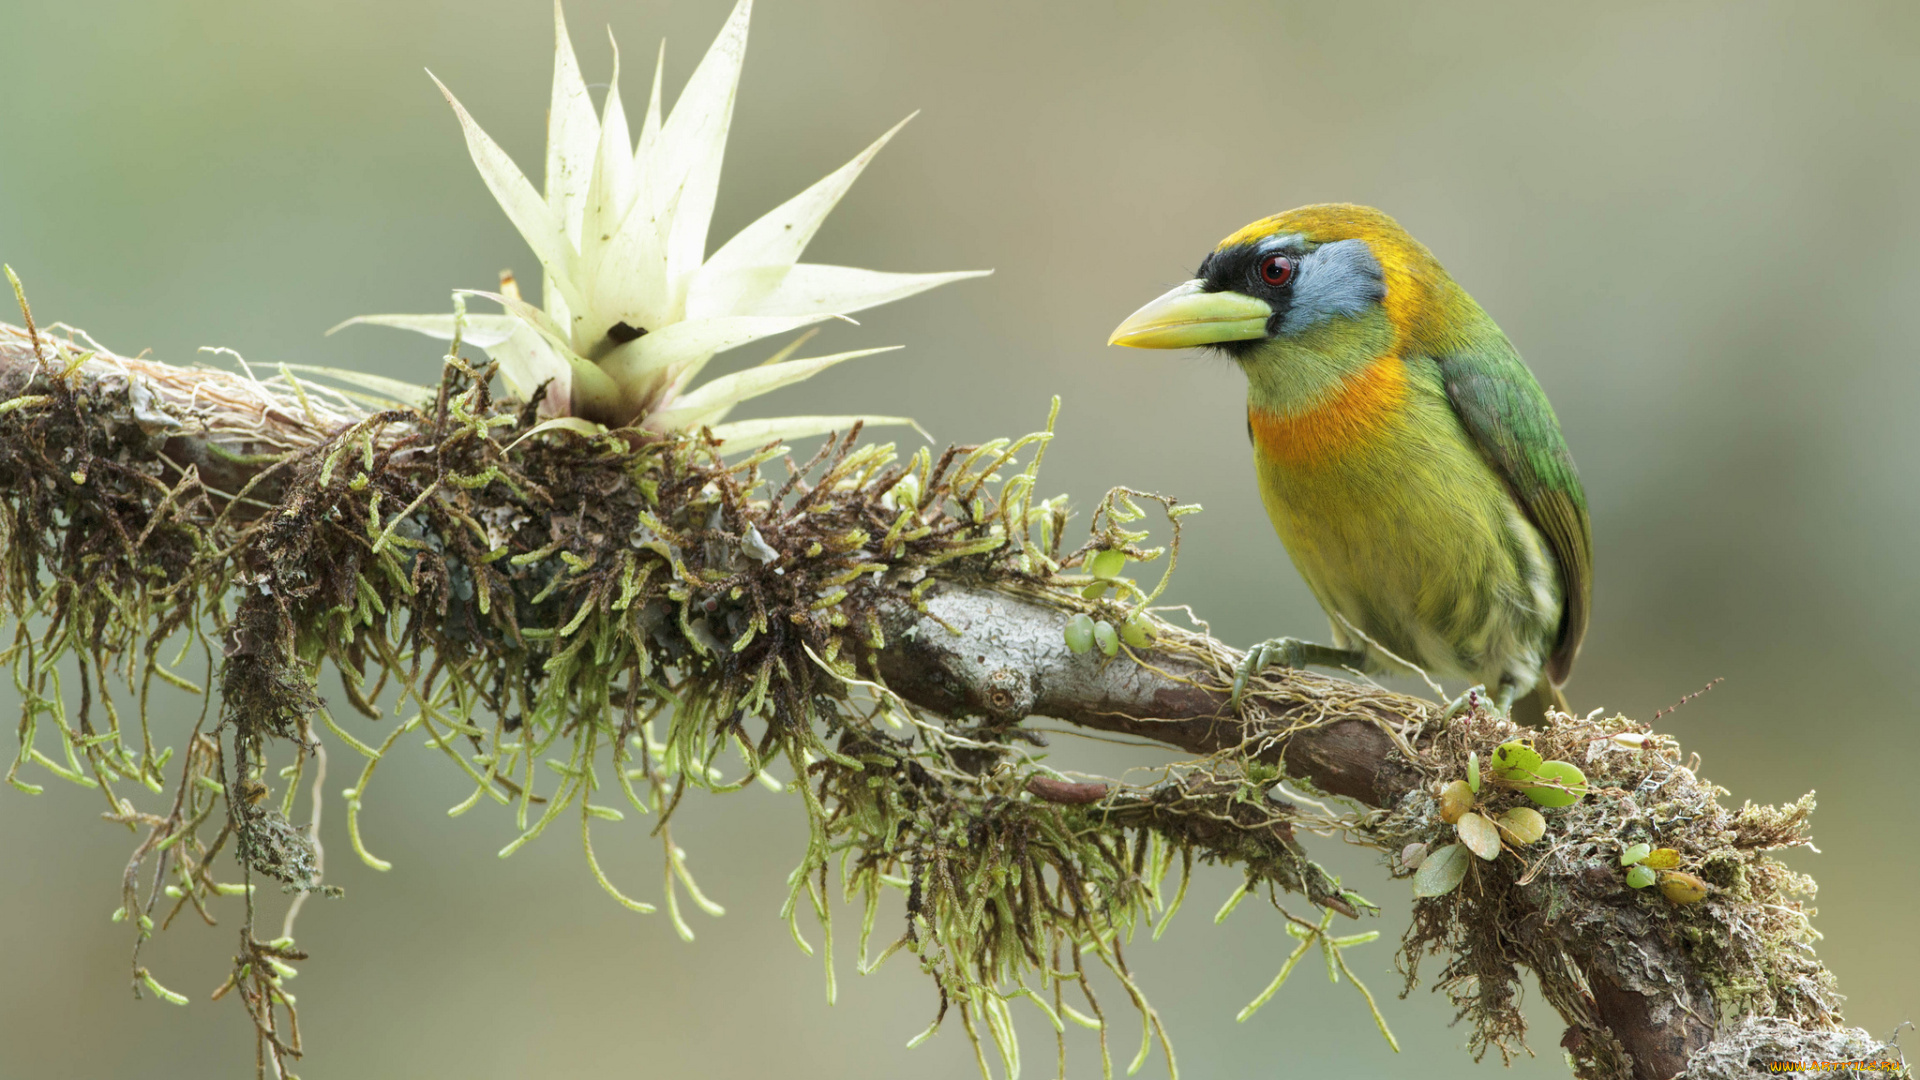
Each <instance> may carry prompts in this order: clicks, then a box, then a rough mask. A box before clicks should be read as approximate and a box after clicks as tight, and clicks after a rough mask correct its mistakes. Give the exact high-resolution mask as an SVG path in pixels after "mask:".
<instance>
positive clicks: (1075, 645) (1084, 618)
mask: <svg viewBox="0 0 1920 1080" xmlns="http://www.w3.org/2000/svg"><path fill="white" fill-rule="evenodd" d="M1066 638H1067V650H1068V651H1069V652H1071V653H1073V654H1075V655H1076V656H1084V655H1086V654H1087V652H1089V651H1090V650H1091V649H1092V648H1093V616H1091V615H1089V614H1087V613H1086V612H1084V611H1083V612H1081V613H1079V614H1078V615H1075V616H1074V617H1073V618H1071V619H1068V620H1067V627H1066Z"/></svg>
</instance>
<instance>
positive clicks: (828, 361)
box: [647, 345, 900, 431]
mask: <svg viewBox="0 0 1920 1080" xmlns="http://www.w3.org/2000/svg"><path fill="white" fill-rule="evenodd" d="M899 348H900V346H898V345H889V346H886V347H884V348H879V349H856V350H854V351H853V352H843V353H835V354H833V355H832V356H816V357H810V358H808V359H805V360H783V361H781V362H780V363H777V364H762V365H760V366H759V367H750V368H747V369H746V370H745V371H736V372H734V373H733V374H731V375H722V376H721V377H720V378H717V379H713V380H711V381H709V382H706V383H703V384H701V385H700V386H699V387H696V388H695V389H693V390H691V391H689V392H687V393H685V394H682V395H681V396H680V397H678V398H677V399H675V400H674V402H673V404H672V405H670V406H668V407H667V408H664V409H661V410H660V411H658V412H656V413H654V414H653V415H652V416H651V417H649V418H648V419H647V425H648V426H649V427H652V428H655V429H656V430H659V431H676V430H680V429H683V428H689V427H693V426H695V425H697V424H700V423H705V422H707V420H706V418H707V416H708V414H711V413H713V412H715V411H717V410H720V409H725V408H728V407H731V406H733V405H737V404H739V403H740V402H742V401H746V400H748V399H750V398H756V397H759V396H760V395H761V394H766V393H771V392H772V391H774V390H778V389H780V388H781V387H783V386H791V385H793V384H794V383H797V382H800V381H802V380H804V379H811V378H812V377H814V376H815V375H818V374H819V373H821V372H822V371H825V370H827V369H828V368H830V367H833V366H834V365H836V364H844V363H846V362H847V361H848V360H857V359H859V358H860V357H863V356H872V355H874V354H875V353H884V352H893V351H894V350H896V349H899Z"/></svg>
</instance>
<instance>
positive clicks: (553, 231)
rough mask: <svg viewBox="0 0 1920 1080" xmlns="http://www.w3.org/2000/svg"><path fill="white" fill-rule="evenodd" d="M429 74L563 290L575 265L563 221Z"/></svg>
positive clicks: (497, 192) (479, 164) (499, 195)
mask: <svg viewBox="0 0 1920 1080" xmlns="http://www.w3.org/2000/svg"><path fill="white" fill-rule="evenodd" d="M427 77H428V78H430V79H433V84H434V85H435V86H438V87H439V88H440V92H441V93H442V94H444V95H446V99H447V104H449V105H451V106H453V112H454V115H455V116H456V117H458V118H459V120H460V130H461V131H462V132H463V133H464V134H465V135H466V139H467V153H468V154H469V155H470V156H471V157H472V158H473V164H474V167H475V168H477V169H479V170H480V179H481V180H483V181H485V182H486V185H487V190H488V191H490V192H492V193H493V198H494V201H495V202H498V203H499V204H500V209H502V210H504V211H506V215H507V220H508V221H511V222H513V227H514V228H515V229H517V230H518V231H519V233H520V237H521V239H523V240H525V241H526V242H527V246H528V247H530V248H532V249H533V254H534V256H535V257H536V258H538V259H539V260H540V265H541V267H542V268H543V269H545V271H546V273H547V280H548V281H550V282H552V283H555V284H558V285H559V286H560V288H561V289H562V291H563V292H564V291H566V290H568V289H569V285H568V284H567V282H568V273H569V272H570V271H571V269H572V262H573V260H572V257H571V254H570V252H569V250H568V248H569V245H568V243H567V240H566V237H565V236H564V235H563V233H562V231H561V225H560V223H559V222H557V221H555V220H554V217H553V213H552V211H551V210H549V209H548V207H547V203H546V200H544V199H542V198H541V197H540V194H539V192H536V191H534V190H533V185H532V184H531V183H528V181H527V178H526V175H525V174H523V173H522V172H521V171H520V167H519V166H517V165H515V164H514V163H513V159H512V158H510V157H508V156H507V152H506V151H505V150H502V149H500V145H499V144H498V143H496V142H494V141H493V138H492V137H491V136H489V135H488V134H487V133H486V132H485V131H484V130H482V129H481V127H480V125H479V124H478V123H476V122H475V121H474V119H473V117H472V116H471V115H469V114H468V112H467V110H466V107H465V106H463V105H461V104H460V100H459V99H458V98H456V97H454V96H453V91H451V90H448V89H447V87H446V84H444V83H442V82H441V81H440V80H439V79H438V78H435V77H434V75H433V73H432V72H428V73H427ZM567 303H568V304H569V305H571V306H575V307H577V306H578V300H577V298H576V297H574V296H568V297H567Z"/></svg>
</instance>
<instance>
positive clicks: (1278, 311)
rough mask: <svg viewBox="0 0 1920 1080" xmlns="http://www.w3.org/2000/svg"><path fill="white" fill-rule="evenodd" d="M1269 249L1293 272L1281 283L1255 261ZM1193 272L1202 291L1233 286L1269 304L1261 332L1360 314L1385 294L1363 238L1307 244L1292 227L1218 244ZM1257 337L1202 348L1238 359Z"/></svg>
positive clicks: (1294, 329) (1300, 328) (1278, 332)
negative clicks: (1288, 263) (1283, 258)
mask: <svg viewBox="0 0 1920 1080" xmlns="http://www.w3.org/2000/svg"><path fill="white" fill-rule="evenodd" d="M1274 255H1284V256H1286V257H1288V258H1289V259H1291V260H1292V261H1293V273H1292V275H1291V277H1289V278H1288V279H1287V281H1286V283H1285V284H1282V285H1273V284H1271V283H1269V282H1268V281H1267V279H1266V278H1265V277H1264V276H1263V275H1262V274H1261V265H1262V264H1263V263H1264V262H1266V260H1267V259H1268V258H1270V257H1272V256H1274ZM1194 277H1196V278H1197V279H1199V281H1200V282H1201V287H1202V288H1204V289H1205V290H1206V291H1208V292H1237V293H1241V294H1243V295H1246V296H1252V297H1257V298H1258V299H1261V300H1264V301H1266V302H1267V303H1268V304H1269V305H1271V306H1272V308H1273V317H1272V318H1270V319H1268V320H1267V338H1273V337H1278V336H1282V335H1287V334H1297V333H1302V332H1304V331H1306V330H1308V329H1309V328H1311V327H1313V326H1316V325H1318V324H1320V323H1323V322H1326V321H1327V320H1329V319H1334V318H1361V317H1363V316H1364V315H1365V314H1366V313H1367V312H1368V311H1369V310H1371V309H1372V308H1373V307H1374V306H1375V305H1378V304H1379V303H1380V302H1381V301H1383V300H1384V299H1386V295H1387V288H1386V275H1385V274H1384V273H1383V272H1382V270H1381V268H1380V262H1379V260H1378V259H1376V258H1374V256H1373V251H1372V250H1371V249H1370V248H1368V247H1367V244H1366V241H1364V240H1336V241H1333V242H1331V243H1326V244H1313V243H1309V242H1308V241H1307V239H1306V238H1305V237H1303V236H1301V235H1299V234H1298V233H1284V234H1281V235H1279V236H1269V237H1266V238H1264V239H1262V240H1259V241H1256V242H1254V243H1250V244H1236V245H1234V246H1233V247H1230V248H1222V249H1220V250H1218V251H1215V252H1214V253H1213V254H1211V255H1208V256H1207V258H1206V261H1204V262H1202V263H1201V264H1200V269H1199V270H1198V271H1197V272H1196V273H1195V274H1194ZM1262 340H1265V339H1256V340H1252V341H1222V342H1218V343H1216V344H1213V345H1210V346H1208V348H1213V349H1219V350H1220V351H1222V352H1224V353H1226V354H1228V355H1229V356H1232V357H1234V358H1235V359H1238V358H1240V357H1241V356H1244V355H1245V354H1246V353H1247V352H1249V351H1251V350H1252V349H1254V348H1255V347H1257V346H1259V345H1260V344H1261V341H1262Z"/></svg>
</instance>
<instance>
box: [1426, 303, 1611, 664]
mask: <svg viewBox="0 0 1920 1080" xmlns="http://www.w3.org/2000/svg"><path fill="white" fill-rule="evenodd" d="M1494 333H1495V338H1496V340H1494V341H1491V342H1487V343H1484V344H1481V345H1479V346H1478V347H1474V348H1468V349H1458V350H1455V351H1453V352H1451V353H1450V354H1448V355H1445V356H1441V357H1437V358H1436V360H1437V362H1438V364H1439V367H1440V373H1441V378H1442V379H1443V381H1444V383H1445V385H1446V388H1447V398H1448V400H1450V401H1451V402H1452V403H1453V409H1454V412H1456V413H1458V414H1459V416H1460V420H1461V422H1462V423H1463V424H1465V425H1466V428H1467V431H1468V433H1469V434H1471V435H1472V436H1473V441H1474V442H1475V444H1477V445H1478V446H1479V447H1480V452H1481V453H1482V454H1484V455H1486V458H1487V461H1488V462H1489V463H1490V464H1491V465H1492V466H1493V468H1494V471H1495V472H1497V473H1499V474H1500V477H1501V478H1502V479H1504V480H1505V481H1506V483H1507V487H1508V488H1509V489H1511V490H1512V492H1513V494H1514V496H1515V497H1516V498H1517V499H1519V501H1520V505H1521V507H1522V508H1523V509H1524V510H1525V511H1526V513H1527V517H1528V518H1530V519H1531V520H1532V521H1533V524H1534V527H1535V528H1537V529H1539V530H1540V532H1541V535H1543V536H1545V537H1546V538H1547V545H1548V546H1549V547H1550V548H1551V549H1552V551H1553V557H1554V560H1555V561H1556V562H1558V563H1559V565H1560V586H1561V590H1560V591H1561V595H1562V596H1564V597H1565V600H1564V601H1563V603H1564V605H1565V609H1564V610H1563V611H1562V612H1561V616H1560V636H1559V639H1558V641H1557V642H1556V643H1555V645H1554V649H1553V655H1552V656H1551V657H1550V658H1549V659H1548V661H1547V677H1548V678H1549V679H1551V680H1552V681H1553V683H1554V685H1556V686H1557V685H1559V684H1560V683H1563V682H1565V681H1567V674H1568V673H1569V672H1571V671H1572V670H1573V658H1574V657H1575V656H1576V655H1577V654H1578V653H1579V652H1580V641H1581V639H1582V638H1584V637H1586V634H1587V612H1588V609H1589V605H1590V604H1591V601H1592V597H1593V532H1592V529H1591V527H1590V526H1589V525H1588V522H1587V495H1586V492H1585V491H1584V490H1583V489H1582V488H1581V487H1580V476H1579V474H1578V473H1577V472H1575V470H1574V467H1573V455H1572V454H1571V453H1570V452H1568V450H1567V441H1566V439H1565V438H1564V437H1562V436H1561V434H1560V422H1559V420H1557V419H1555V417H1554V415H1553V406H1552V405H1550V404H1549V403H1548V402H1547V395H1546V393H1545V392H1544V391H1542V390H1541V389H1540V384H1539V383H1538V382H1537V381H1535V380H1534V377H1533V372H1531V371H1529V370H1527V365H1526V364H1524V363H1522V362H1521V360H1520V354H1519V353H1517V352H1515V351H1514V348H1513V346H1512V345H1511V344H1509V343H1508V341H1507V340H1506V337H1505V335H1502V334H1499V332H1498V331H1497V330H1496V331H1495V332H1494Z"/></svg>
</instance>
